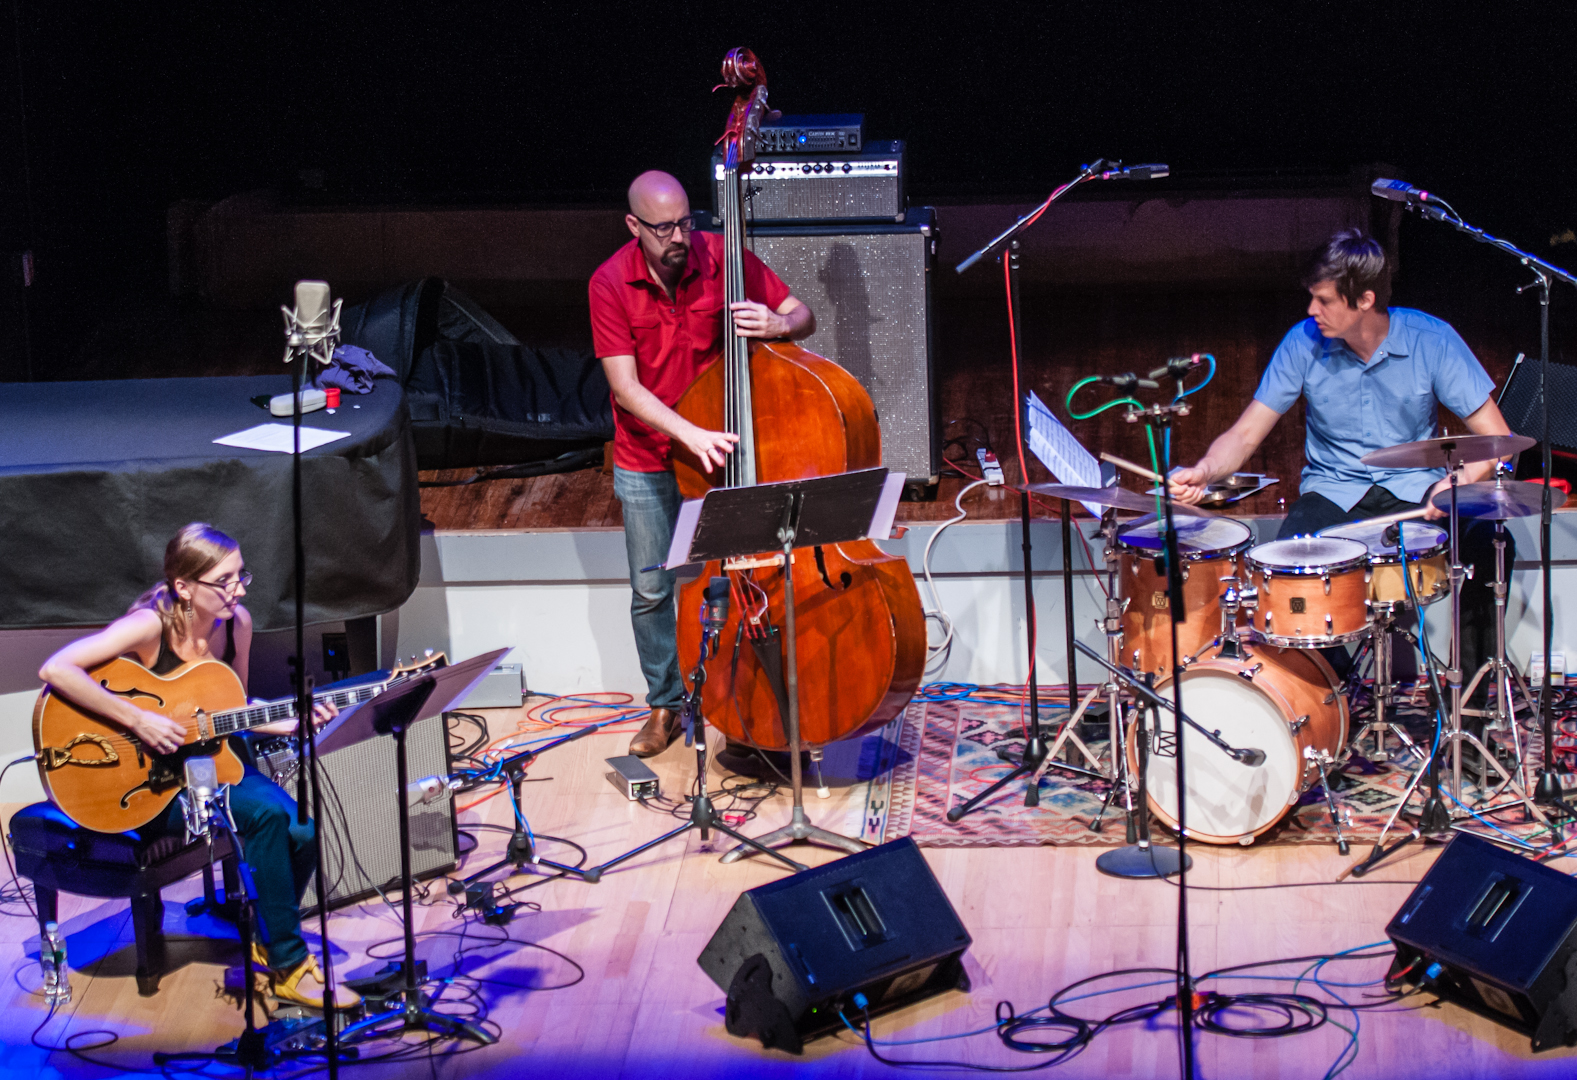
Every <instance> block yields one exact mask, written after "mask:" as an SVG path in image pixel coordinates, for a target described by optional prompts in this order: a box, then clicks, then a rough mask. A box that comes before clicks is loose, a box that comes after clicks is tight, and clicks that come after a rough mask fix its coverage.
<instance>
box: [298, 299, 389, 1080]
mask: <svg viewBox="0 0 1577 1080" xmlns="http://www.w3.org/2000/svg"><path fill="white" fill-rule="evenodd" d="M329 311H330V312H331V315H330V317H331V318H332V319H333V324H332V325H333V326H334V328H335V329H336V330H337V328H338V324H339V318H338V315H339V313H338V312H337V311H335V310H334V309H333V308H332V307H330V309H329ZM287 325H288V327H289V329H288V333H287V335H286V338H285V344H286V345H287V347H288V348H289V349H290V350H291V351H292V352H293V353H294V354H295V359H296V361H297V362H296V363H293V364H291V365H290V404H291V428H292V443H291V453H290V517H291V538H292V542H293V548H294V555H295V560H294V561H295V586H296V651H295V655H294V656H292V657H291V658H290V675H291V681H292V682H293V683H294V688H295V691H296V757H297V761H298V762H299V766H298V769H297V773H296V776H297V780H296V821H297V823H298V824H301V825H305V824H306V823H307V821H308V820H309V815H308V812H307V800H306V798H305V795H306V794H307V788H308V785H309V784H310V786H311V795H312V800H311V805H312V811H311V814H310V820H313V821H317V822H319V823H320V825H319V829H320V830H321V827H322V826H321V822H323V821H324V820H325V818H324V816H323V788H322V784H321V782H320V777H319V773H318V740H317V725H316V724H314V723H313V722H312V677H311V676H310V675H309V674H308V673H307V660H306V657H307V646H306V605H307V554H306V541H305V539H304V537H303V531H304V530H303V522H302V515H301V392H302V388H303V386H304V385H305V383H306V381H307V378H308V370H307V368H308V365H309V364H311V362H312V350H311V348H310V347H309V345H308V343H307V340H306V337H305V336H304V335H303V334H302V333H301V329H300V324H299V322H297V320H296V319H295V317H294V315H292V317H291V319H290V322H289V323H288V324H287ZM402 843H403V839H402ZM323 846H324V845H323V843H322V835H321V831H320V833H319V842H318V843H317V844H314V845H313V848H314V853H313V863H314V866H313V869H314V872H315V873H316V876H317V882H318V938H319V941H320V945H321V949H322V952H323V1032H324V1051H323V1052H324V1054H325V1055H327V1058H328V1074H329V1080H339V1024H338V1023H337V1022H336V1018H335V1015H334V1011H335V1010H334V950H333V948H332V946H331V945H330V943H329V900H328V885H327V882H328V869H327V866H326V863H325V861H324V854H323ZM402 852H403V848H402Z"/></svg>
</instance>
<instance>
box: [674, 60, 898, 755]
mask: <svg viewBox="0 0 1577 1080" xmlns="http://www.w3.org/2000/svg"><path fill="white" fill-rule="evenodd" d="M723 82H724V84H725V85H727V86H732V87H735V88H737V89H738V96H737V97H736V100H735V102H734V107H733V109H732V111H731V112H730V114H729V119H728V126H727V129H726V130H725V132H724V134H723V138H722V140H720V141H721V142H723V144H724V156H723V162H724V164H723V173H724V176H723V195H722V212H723V273H724V279H725V286H724V295H725V298H726V303H727V304H733V303H736V302H738V301H742V300H744V299H745V298H746V297H745V270H744V251H745V246H744V221H743V215H742V213H741V205H740V203H741V196H740V180H741V178H742V177H743V176H745V175H747V174H748V173H749V171H750V168H751V163H752V162H753V160H754V158H755V143H756V136H757V132H758V129H759V127H760V124H761V120H762V118H763V116H764V115H765V113H766V109H767V83H766V74H765V72H764V71H763V70H762V68H761V65H760V63H759V62H758V61H757V60H756V58H755V56H754V55H753V54H752V53H751V52H750V50H748V49H735V50H733V51H732V52H730V53H729V54H728V56H727V58H726V59H725V60H724V61H723ZM723 324H724V334H723V351H722V354H721V355H720V356H719V357H718V358H717V359H716V360H714V361H713V362H711V363H710V364H709V365H708V366H707V367H706V368H705V369H704V370H703V371H702V372H701V374H700V375H699V376H697V377H696V380H695V382H694V383H692V384H691V386H690V387H689V389H688V390H686V391H685V393H684V396H683V397H681V398H680V400H679V402H678V404H677V405H676V406H675V411H677V412H678V413H679V415H681V416H683V417H684V418H685V419H686V420H689V421H690V422H691V423H693V424H695V425H697V426H699V427H701V428H704V429H706V430H708V431H728V432H732V433H733V434H735V435H738V436H739V444H738V446H736V447H735V449H734V452H733V453H732V454H730V455H729V457H728V460H727V463H726V464H725V465H724V467H723V468H722V469H720V470H716V471H713V472H710V473H708V472H706V471H704V470H703V469H702V467H701V463H700V461H699V460H698V459H697V458H696V457H695V456H694V455H692V454H690V453H688V451H686V450H684V448H683V447H681V446H679V445H677V444H676V445H675V447H674V472H675V474H676V476H677V478H678V481H679V490H680V491H681V492H682V493H683V495H684V497H685V498H686V499H697V498H700V497H701V496H702V495H704V494H705V493H706V492H707V490H708V489H709V488H711V487H713V486H728V487H738V486H742V485H748V484H759V483H771V482H774V481H780V480H798V479H805V478H808V477H813V476H830V475H833V474H836V473H842V472H849V471H852V470H855V469H865V468H871V467H873V466H877V465H880V464H881V433H880V430H879V429H878V427H877V423H876V409H875V406H874V405H872V403H871V398H870V395H869V394H868V393H866V391H865V388H864V387H863V386H861V385H860V384H859V382H858V381H857V380H856V379H855V378H854V377H853V376H852V375H850V374H849V373H848V372H847V371H844V370H843V369H842V368H841V367H839V366H838V365H837V364H835V363H833V362H832V361H831V360H828V359H826V358H825V357H822V356H817V355H816V354H815V353H812V352H809V351H807V350H805V349H802V348H800V347H799V346H798V345H795V344H793V343H792V342H787V341H753V340H751V339H749V338H743V337H739V336H737V335H735V333H734V327H733V319H732V317H731V316H730V315H729V308H728V307H727V306H726V305H725V308H724V318H723ZM786 573H792V574H793V575H794V579H793V581H794V597H795V615H796V619H795V623H796V633H795V638H796V642H795V644H796V651H797V653H798V665H799V678H798V683H799V694H800V738H801V741H802V743H804V744H805V745H808V746H820V745H822V744H825V743H828V742H833V741H835V740H838V739H843V738H848V737H850V736H853V735H858V734H861V733H864V732H866V731H870V730H872V729H874V728H876V727H879V726H881V725H882V724H885V723H886V722H887V721H889V720H891V719H892V718H893V717H895V716H897V715H898V713H899V712H900V711H902V709H903V708H904V706H905V705H907V704H908V702H909V700H910V699H911V698H912V697H913V696H914V692H915V690H916V688H917V687H918V686H919V685H920V679H921V677H922V675H923V672H924V667H925V652H926V637H925V616H924V613H923V611H922V609H921V606H920V594H919V591H918V590H917V589H916V588H915V583H914V575H913V574H912V573H911V572H910V570H909V567H908V564H907V563H906V562H905V561H904V560H903V559H901V558H899V557H897V556H894V555H889V554H887V553H886V552H885V551H883V550H882V549H881V548H880V547H878V546H877V545H876V543H875V542H874V541H871V540H859V541H855V542H853V543H846V544H830V545H826V546H824V547H815V548H809V549H801V550H798V551H795V552H794V555H793V558H792V559H791V560H790V562H789V565H788V566H785V565H784V557H783V554H782V552H776V553H764V554H763V555H761V556H760V557H757V558H751V559H742V560H730V561H729V562H728V563H726V564H722V565H720V564H718V563H715V562H714V563H710V564H708V566H707V568H706V570H705V572H704V573H703V574H702V575H701V576H700V577H699V578H698V579H696V580H695V581H692V582H690V583H689V584H687V585H685V586H683V587H682V588H681V589H680V592H679V603H680V607H679V611H680V618H679V658H680V665H681V668H682V669H683V670H685V671H690V670H693V669H694V667H695V664H696V661H697V659H698V657H699V655H700V650H701V629H700V625H699V623H700V620H699V618H698V617H697V615H696V613H697V612H698V611H699V610H700V608H701V606H702V605H703V604H704V602H705V601H704V598H703V592H704V590H705V586H706V583H707V579H708V578H710V577H713V576H719V575H725V574H726V576H727V577H728V578H729V580H730V594H731V598H732V602H731V603H730V604H729V614H728V621H727V623H726V624H725V626H724V627H723V630H722V634H721V636H720V638H719V642H720V647H719V649H718V651H717V655H716V656H714V657H713V658H712V659H711V660H709V661H708V664H707V680H706V685H705V688H704V690H703V697H702V709H703V711H704V713H705V716H706V718H707V721H708V722H709V723H711V724H712V725H713V726H714V727H717V728H719V729H721V730H722V731H723V732H724V733H725V734H727V735H728V736H729V737H730V738H731V739H734V740H736V741H740V742H746V743H750V744H753V745H755V746H759V747H763V748H765V749H773V750H783V749H787V748H788V745H789V741H788V736H787V734H786V729H787V716H788V698H787V692H786V689H785V686H786V680H785V678H784V671H783V664H784V644H785V643H784V642H783V640H782V635H783V633H784V631H783V627H784V625H785V619H784V580H783V578H784V574H786Z"/></svg>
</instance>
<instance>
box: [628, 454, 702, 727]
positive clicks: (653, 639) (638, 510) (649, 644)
mask: <svg viewBox="0 0 1577 1080" xmlns="http://www.w3.org/2000/svg"><path fill="white" fill-rule="evenodd" d="M613 494H614V495H615V496H617V497H618V500H619V502H620V503H621V504H622V505H623V507H624V550H625V553H626V554H627V555H628V556H629V559H630V590H631V592H632V595H631V597H630V625H631V627H633V628H634V630H635V651H636V652H637V653H639V654H640V658H641V674H642V675H644V676H646V704H647V705H648V706H650V707H651V708H653V709H677V708H678V707H679V704H680V701H681V700H682V699H683V698H684V684H683V683H682V682H681V681H680V679H679V642H678V638H677V633H678V614H677V611H676V610H675V607H674V576H673V573H672V572H670V571H668V570H662V569H658V570H649V571H645V572H642V568H643V567H647V566H656V565H657V564H658V563H661V562H665V561H667V559H668V545H669V544H670V543H671V542H672V541H673V534H674V525H675V523H676V522H677V521H678V520H679V504H680V503H681V502H682V501H683V500H682V499H680V498H679V482H678V481H677V480H675V479H674V474H673V473H671V472H632V471H631V470H629V469H620V468H617V467H615V468H614V470H613Z"/></svg>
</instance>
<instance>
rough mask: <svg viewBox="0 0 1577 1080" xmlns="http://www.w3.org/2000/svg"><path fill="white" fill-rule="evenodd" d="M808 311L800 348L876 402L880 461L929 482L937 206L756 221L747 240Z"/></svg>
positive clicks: (933, 473)
mask: <svg viewBox="0 0 1577 1080" xmlns="http://www.w3.org/2000/svg"><path fill="white" fill-rule="evenodd" d="M748 243H749V244H750V246H751V248H752V250H754V251H755V253H756V255H757V256H759V257H760V259H761V261H762V262H764V263H766V264H767V265H768V266H769V267H771V268H772V270H773V272H774V273H776V274H777V275H778V277H780V278H782V279H783V282H784V284H786V285H787V286H788V287H789V289H790V290H791V291H792V292H793V293H794V295H795V296H797V297H799V298H800V299H801V300H803V301H804V302H805V303H806V304H808V305H809V306H810V309H811V311H813V312H814V313H815V315H816V332H815V333H814V334H812V335H811V336H810V337H808V338H806V339H805V340H804V341H802V342H801V343H800V344H802V345H804V346H805V348H807V349H809V350H810V351H811V352H814V353H818V354H820V355H822V356H825V357H827V358H828V359H829V360H832V361H835V362H836V363H837V364H839V365H840V366H842V367H843V368H844V369H845V370H847V371H848V372H849V374H851V375H853V376H854V377H855V378H856V379H858V380H859V381H860V384H861V385H862V386H864V387H865V389H866V390H868V391H869V392H870V395H871V400H872V401H873V402H874V403H875V405H876V418H877V420H878V421H879V422H880V424H881V428H882V464H883V465H886V466H887V467H888V468H889V469H894V470H897V471H900V472H902V473H904V474H905V475H906V476H907V477H908V485H909V487H908V491H907V494H908V495H909V496H910V497H911V498H912V497H915V496H916V495H917V494H918V491H917V490H916V489H918V488H922V487H926V486H929V485H934V484H935V482H936V477H937V474H938V471H939V467H940V464H941V442H940V438H939V436H940V428H939V425H938V424H937V423H936V414H937V388H936V376H935V372H934V368H933V361H932V356H933V344H934V342H933V338H934V335H933V332H932V319H931V270H932V267H933V265H934V263H935V260H936V244H937V228H936V211H935V210H934V209H932V208H931V207H928V206H926V207H915V208H912V209H910V210H909V212H908V215H907V216H906V217H905V219H904V221H903V223H902V224H897V223H893V224H886V225H883V224H875V225H873V224H858V225H856V224H845V225H758V226H755V227H754V228H752V229H751V230H750V240H749V241H748Z"/></svg>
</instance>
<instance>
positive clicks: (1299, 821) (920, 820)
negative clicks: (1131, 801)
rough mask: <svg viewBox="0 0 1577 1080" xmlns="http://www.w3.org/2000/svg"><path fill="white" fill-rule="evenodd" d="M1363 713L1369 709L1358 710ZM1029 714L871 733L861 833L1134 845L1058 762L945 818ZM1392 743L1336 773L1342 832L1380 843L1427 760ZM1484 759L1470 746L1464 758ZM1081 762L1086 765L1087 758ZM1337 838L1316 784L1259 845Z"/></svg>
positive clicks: (915, 720) (1411, 713)
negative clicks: (1031, 780) (1385, 751)
mask: <svg viewBox="0 0 1577 1080" xmlns="http://www.w3.org/2000/svg"><path fill="white" fill-rule="evenodd" d="M1363 712H1367V709H1366V708H1364V709H1362V710H1361V711H1360V715H1361V713H1363ZM1020 715H1021V710H1020V709H1019V708H1018V707H1017V706H1013V705H999V704H982V703H979V702H973V701H948V702H925V701H916V702H914V703H912V704H911V705H910V706H909V708H908V710H907V711H906V712H905V713H904V715H903V716H902V717H901V718H899V719H898V720H895V721H893V722H892V723H891V724H889V725H888V726H887V727H886V728H885V729H883V731H882V732H880V733H878V734H876V735H872V736H870V737H869V738H868V739H867V741H866V746H865V747H864V748H863V750H864V754H863V757H864V759H865V761H864V764H865V768H862V773H863V774H864V775H866V776H868V777H869V778H870V780H869V783H868V787H867V792H866V798H865V807H864V817H863V820H862V823H861V828H860V834H861V835H862V836H863V837H864V838H865V839H867V840H870V841H872V842H880V841H882V840H892V839H895V838H897V837H900V836H905V835H908V836H912V837H913V838H914V840H915V842H916V843H918V844H921V845H924V846H928V847H1001V846H1017V845H1029V844H1099V845H1116V844H1122V843H1124V842H1125V839H1126V838H1125V835H1124V833H1125V829H1124V819H1123V815H1122V812H1121V805H1120V801H1119V805H1116V806H1113V807H1112V808H1110V809H1108V810H1107V812H1106V815H1105V818H1104V822H1103V826H1104V827H1103V829H1102V831H1100V832H1092V831H1091V830H1090V827H1089V826H1090V823H1091V822H1092V821H1093V820H1094V819H1095V816H1096V814H1097V813H1099V811H1100V808H1101V804H1102V801H1103V800H1104V798H1105V796H1106V792H1107V785H1106V783H1105V782H1104V781H1102V780H1093V779H1084V778H1080V777H1078V776H1076V775H1074V774H1072V773H1067V772H1062V771H1059V770H1056V769H1053V770H1051V771H1050V772H1048V773H1047V774H1046V776H1045V777H1043V778H1042V779H1041V782H1040V789H1039V790H1040V805H1039V806H1038V807H1033V808H1031V807H1026V806H1025V805H1024V790H1025V781H1024V780H1022V779H1020V780H1017V781H1015V782H1013V783H1011V784H1008V785H1007V786H1005V787H1004V788H1003V789H1002V790H1001V791H1000V792H998V793H997V794H996V795H995V796H993V797H992V799H991V800H990V801H988V802H987V803H985V804H984V805H982V806H980V807H978V808H976V809H975V810H974V811H973V812H971V813H970V814H969V815H968V816H966V817H965V818H963V820H961V821H959V822H957V823H956V824H954V823H952V822H949V821H948V820H947V818H946V816H945V815H946V813H947V810H948V808H949V807H952V806H957V805H959V804H961V803H963V802H965V801H966V800H968V799H969V798H971V797H973V796H974V795H976V794H977V793H979V792H980V791H982V790H984V789H985V788H986V787H988V786H989V785H990V784H991V783H992V782H993V781H995V780H997V779H999V778H1000V777H1002V776H1003V775H1005V774H1006V773H1007V772H1008V771H1009V770H1010V769H1011V768H1012V766H1011V765H1009V764H1008V763H1006V762H1003V761H1002V760H1001V759H1000V758H998V757H997V749H998V748H999V747H1007V748H1009V749H1010V750H1018V749H1020V748H1022V746H1023V734H1022V731H1021V729H1020V726H1019V724H1020ZM1042 715H1043V716H1044V721H1043V722H1044V723H1045V724H1046V725H1047V730H1048V731H1050V732H1052V733H1053V734H1054V733H1055V732H1057V731H1058V730H1060V725H1061V723H1062V720H1063V718H1064V717H1065V716H1066V712H1064V711H1058V712H1055V713H1052V712H1049V711H1047V710H1044V709H1043V710H1042ZM1401 720H1402V722H1403V723H1404V725H1405V726H1406V727H1407V729H1408V730H1409V731H1410V732H1412V734H1413V738H1414V740H1415V741H1416V742H1419V743H1423V744H1425V745H1427V741H1428V740H1429V739H1430V738H1431V737H1432V729H1431V726H1430V724H1429V721H1428V719H1427V717H1426V714H1425V713H1424V711H1423V710H1421V709H1404V710H1403V712H1402V716H1401ZM1357 723H1361V720H1359V721H1355V725H1356V724H1357ZM1355 730H1356V726H1355ZM1389 742H1390V746H1391V748H1392V755H1393V758H1396V759H1397V760H1392V761H1389V762H1385V763H1377V762H1371V761H1369V760H1368V759H1366V758H1363V757H1360V756H1357V755H1355V756H1354V757H1353V758H1352V759H1351V760H1350V761H1349V762H1348V764H1347V767H1346V768H1345V769H1344V770H1342V771H1341V772H1340V773H1339V774H1338V775H1337V776H1336V777H1335V779H1333V782H1332V787H1333V788H1334V789H1335V791H1336V792H1337V795H1338V807H1339V809H1340V811H1341V813H1342V814H1343V831H1344V832H1345V834H1346V835H1347V837H1348V838H1349V839H1350V840H1353V841H1354V843H1355V846H1356V844H1357V843H1358V842H1359V841H1362V842H1363V843H1365V844H1367V843H1372V842H1373V841H1374V839H1375V838H1376V837H1377V836H1378V835H1379V833H1380V830H1381V828H1382V827H1383V826H1384V824H1385V822H1386V820H1387V819H1388V818H1389V817H1390V816H1391V813H1392V811H1393V810H1395V808H1396V804H1397V800H1398V799H1400V798H1401V796H1402V794H1403V792H1404V791H1405V790H1406V788H1407V785H1408V783H1409V782H1410V780H1411V779H1412V771H1413V770H1414V769H1415V768H1416V767H1417V758H1415V757H1411V756H1402V755H1398V754H1397V753H1396V749H1397V743H1396V739H1395V737H1394V736H1393V737H1391V738H1390V740H1389ZM1087 745H1088V746H1089V747H1090V749H1091V750H1092V751H1093V752H1094V753H1095V754H1096V755H1097V756H1104V754H1105V751H1106V740H1105V739H1101V740H1100V741H1098V742H1094V741H1087ZM1366 745H1372V742H1368V743H1366ZM1535 749H1536V748H1535ZM1475 756H1476V755H1474V754H1472V753H1465V754H1464V763H1466V761H1468V760H1469V759H1471V758H1473V757H1475ZM1075 760H1077V761H1079V762H1080V763H1084V762H1083V759H1082V758H1077V759H1075ZM1534 760H1537V759H1536V758H1534ZM1475 775H1476V771H1475V770H1470V769H1468V768H1467V767H1466V764H1464V772H1463V788H1464V797H1465V800H1466V801H1467V802H1469V803H1470V804H1472V803H1473V802H1475V801H1476V799H1477V797H1478V787H1477V785H1476V784H1474V783H1473V782H1472V776H1475ZM1120 798H1121V796H1120V795H1119V800H1120ZM1505 801H1506V800H1505V799H1500V800H1498V803H1504V802H1505ZM1419 804H1420V799H1419V797H1418V796H1416V795H1415V796H1414V798H1413V799H1412V801H1411V803H1410V807H1409V811H1410V812H1412V811H1416V809H1417V808H1418V806H1419ZM1520 817H1521V815H1520V813H1518V812H1509V813H1504V814H1500V815H1498V816H1497V818H1496V821H1497V824H1500V825H1501V826H1502V827H1503V828H1505V829H1507V830H1508V831H1510V832H1512V833H1514V834H1517V835H1527V834H1529V833H1533V832H1535V831H1537V830H1538V828H1539V826H1538V825H1537V824H1536V823H1533V824H1523V823H1521V822H1520V821H1519V819H1520ZM1153 820H1154V819H1152V821H1153ZM1403 820H1404V822H1405V820H1406V816H1405V815H1404V819H1403ZM1404 829H1405V826H1404ZM1335 837H1336V834H1335V829H1334V828H1333V825H1332V822H1331V816H1330V812H1329V811H1328V809H1327V808H1326V802H1325V797H1324V793H1323V791H1322V789H1321V787H1320V785H1319V784H1318V782H1316V784H1315V786H1314V787H1313V788H1311V789H1310V790H1309V791H1307V792H1305V793H1304V794H1303V796H1302V798H1301V799H1300V801H1299V804H1298V805H1297V806H1296V807H1295V808H1294V809H1293V810H1292V811H1291V812H1290V813H1288V814H1287V815H1286V816H1285V817H1283V818H1282V820H1281V821H1280V822H1278V823H1277V824H1276V825H1275V826H1273V827H1272V828H1271V829H1270V830H1268V831H1267V832H1266V833H1264V834H1263V835H1262V836H1260V838H1259V839H1258V840H1257V841H1256V843H1259V844H1309V843H1327V844H1329V843H1334V842H1335Z"/></svg>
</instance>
